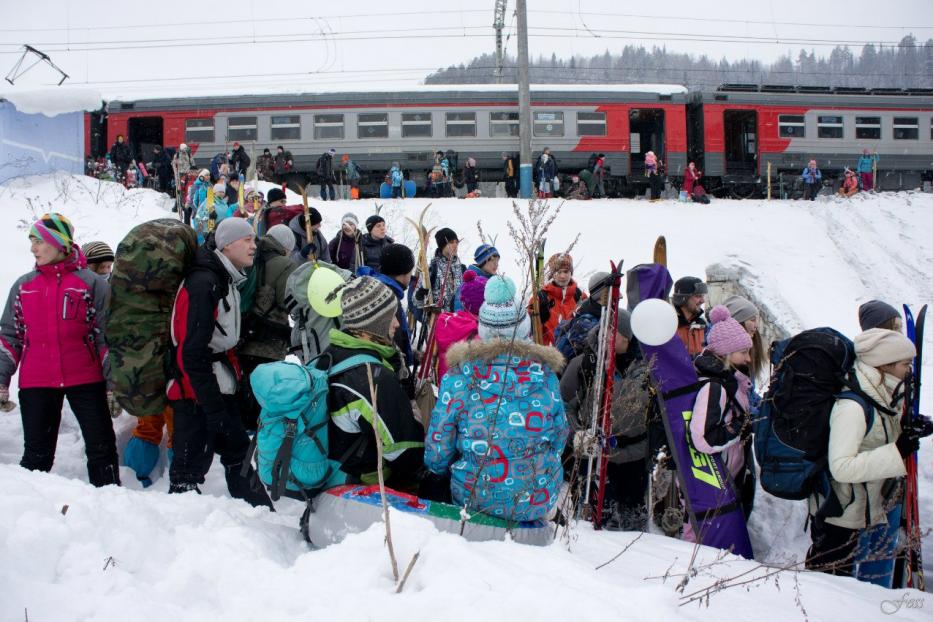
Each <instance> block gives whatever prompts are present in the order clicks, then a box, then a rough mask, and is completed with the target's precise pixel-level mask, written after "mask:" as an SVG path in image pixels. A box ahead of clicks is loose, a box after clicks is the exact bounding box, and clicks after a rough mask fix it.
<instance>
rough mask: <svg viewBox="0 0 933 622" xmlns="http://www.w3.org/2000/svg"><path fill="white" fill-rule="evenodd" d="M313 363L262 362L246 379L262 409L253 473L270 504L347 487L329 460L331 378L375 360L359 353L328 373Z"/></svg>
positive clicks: (335, 464)
mask: <svg viewBox="0 0 933 622" xmlns="http://www.w3.org/2000/svg"><path fill="white" fill-rule="evenodd" d="M313 363H314V361H312V362H311V364H309V365H299V364H297V363H289V362H284V361H282V362H275V363H265V364H263V365H260V366H259V367H257V368H256V370H255V371H254V372H253V373H252V374H251V375H250V384H251V385H252V388H253V394H254V395H255V396H256V400H257V401H258V402H259V404H260V406H262V411H261V412H260V414H259V430H258V431H257V432H256V439H255V441H254V442H255V444H256V472H257V473H258V474H259V479H260V481H262V483H263V484H265V485H266V486H267V487H268V488H269V496H270V497H271V498H272V500H273V501H277V500H278V499H279V498H280V497H282V496H283V495H285V496H290V497H299V498H304V499H309V498H311V497H313V496H315V495H316V494H317V493H319V492H321V491H322V490H324V489H326V488H331V487H333V486H338V485H340V484H344V483H346V475H345V474H344V473H343V472H342V471H340V463H339V462H336V461H334V460H330V459H329V458H328V457H327V448H328V444H327V422H328V418H329V413H328V411H327V394H328V391H329V389H330V377H331V376H334V375H336V374H339V373H341V372H344V371H346V370H348V369H351V368H353V367H358V366H360V365H365V364H367V363H372V364H376V365H378V364H379V361H378V360H377V359H376V358H375V357H373V356H370V355H368V354H358V355H356V356H351V357H350V358H348V359H347V360H345V361H343V362H341V363H338V364H337V365H334V366H333V367H331V368H330V369H328V370H323V369H318V368H317V367H315V366H314V365H313ZM339 386H341V387H343V385H339Z"/></svg>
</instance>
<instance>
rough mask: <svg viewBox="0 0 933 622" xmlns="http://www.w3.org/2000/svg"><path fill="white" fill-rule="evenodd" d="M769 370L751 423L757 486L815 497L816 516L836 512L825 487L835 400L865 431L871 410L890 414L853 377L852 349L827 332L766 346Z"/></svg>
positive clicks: (820, 330)
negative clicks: (850, 405) (854, 407)
mask: <svg viewBox="0 0 933 622" xmlns="http://www.w3.org/2000/svg"><path fill="white" fill-rule="evenodd" d="M771 363H772V365H774V371H773V372H772V375H771V384H770V386H769V387H768V391H767V393H766V394H765V397H764V399H763V400H762V403H761V410H760V411H759V415H758V418H757V419H756V421H755V424H754V432H755V455H756V458H757V460H758V464H759V466H760V467H761V487H762V488H764V489H765V491H767V492H768V493H770V494H772V495H774V496H776V497H780V498H782V499H795V500H796V499H806V498H807V497H809V496H810V495H812V494H814V493H817V494H819V495H820V496H822V497H824V498H825V499H827V502H828V503H825V504H824V507H823V508H821V509H820V512H819V514H820V515H822V516H836V515H838V514H840V513H841V511H840V510H841V508H840V507H838V502H837V503H836V505H835V506H833V504H832V503H831V502H832V501H833V500H834V499H835V495H832V494H831V492H832V491H831V488H830V485H829V465H828V461H827V452H828V449H829V417H830V414H831V413H832V410H833V406H835V404H836V400H837V399H838V398H844V399H851V400H853V401H855V402H858V403H859V404H860V405H861V406H862V409H863V410H864V412H865V424H866V430H867V429H870V428H871V425H872V422H873V420H874V413H875V410H876V409H877V410H881V411H882V412H886V413H888V414H892V415H893V414H896V413H894V412H893V411H891V410H889V409H887V408H885V407H884V406H882V405H880V404H878V403H877V402H875V401H874V400H872V399H871V397H869V396H868V395H867V394H865V392H864V391H862V389H861V388H860V387H859V384H858V381H857V380H856V379H855V372H854V370H853V366H854V364H855V347H854V345H853V344H852V342H851V341H850V340H849V339H847V338H846V337H845V336H843V335H842V334H840V333H839V332H837V331H835V330H833V329H832V328H814V329H811V330H805V331H803V332H802V333H800V334H798V335H796V336H794V337H792V338H790V339H785V340H783V341H776V342H774V344H772V346H771Z"/></svg>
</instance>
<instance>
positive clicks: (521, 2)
mask: <svg viewBox="0 0 933 622" xmlns="http://www.w3.org/2000/svg"><path fill="white" fill-rule="evenodd" d="M515 10H516V14H517V15H516V17H517V20H516V21H517V23H518V122H519V125H518V133H519V138H520V140H521V155H520V159H519V167H518V183H519V196H520V197H521V198H523V199H530V198H531V197H532V185H533V184H532V174H531V85H530V84H529V81H530V77H529V70H528V9H527V2H526V0H518V1H517V2H516V9H515Z"/></svg>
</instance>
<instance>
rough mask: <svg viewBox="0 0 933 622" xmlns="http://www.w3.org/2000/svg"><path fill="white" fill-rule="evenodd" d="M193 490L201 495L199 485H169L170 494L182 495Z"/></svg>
mask: <svg viewBox="0 0 933 622" xmlns="http://www.w3.org/2000/svg"><path fill="white" fill-rule="evenodd" d="M192 490H193V491H194V492H196V493H198V494H201V489H200V488H198V485H197V484H169V487H168V494H170V495H174V494H181V493H183V492H191V491H192Z"/></svg>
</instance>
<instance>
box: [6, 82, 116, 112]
mask: <svg viewBox="0 0 933 622" xmlns="http://www.w3.org/2000/svg"><path fill="white" fill-rule="evenodd" d="M0 99H5V100H7V101H8V102H10V103H12V104H13V105H14V106H16V109H17V110H19V111H20V112H24V113H26V114H43V115H45V116H47V117H54V116H56V115H60V114H63V113H66V112H85V111H93V110H100V108H101V106H103V96H102V95H101V93H100V91H95V90H92V89H80V88H71V87H67V86H66V87H57V88H51V89H20V88H10V89H6V90H3V91H0Z"/></svg>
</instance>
